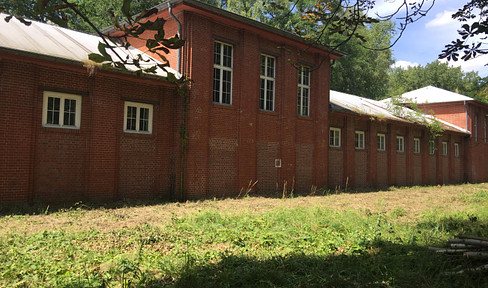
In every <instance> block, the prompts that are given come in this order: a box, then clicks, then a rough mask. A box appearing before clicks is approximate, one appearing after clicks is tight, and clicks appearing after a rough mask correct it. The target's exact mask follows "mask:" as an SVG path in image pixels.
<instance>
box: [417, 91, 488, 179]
mask: <svg viewBox="0 0 488 288" xmlns="http://www.w3.org/2000/svg"><path fill="white" fill-rule="evenodd" d="M418 106H419V108H420V109H422V110H423V111H426V112H433V113H434V115H435V116H436V117H437V118H439V119H442V120H444V121H446V122H450V123H453V124H454V125H457V126H459V127H462V128H464V129H466V130H468V131H470V132H471V135H470V136H469V137H466V138H465V139H464V141H462V143H463V148H460V153H461V154H462V155H464V161H459V159H457V160H458V161H456V163H455V164H454V166H452V173H454V176H455V178H456V179H461V178H464V181H469V182H484V181H488V139H487V137H488V135H487V133H488V127H487V126H488V123H487V122H488V105H487V104H483V103H480V102H477V101H474V100H472V101H460V102H449V103H430V104H419V105H418ZM450 148H452V147H450ZM452 149H453V148H452ZM462 159H463V158H462ZM463 169H464V174H465V175H464V177H462V176H461V175H462V174H463V173H462V170H463ZM444 174H448V173H447V172H444Z"/></svg>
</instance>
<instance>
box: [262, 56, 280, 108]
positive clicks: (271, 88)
mask: <svg viewBox="0 0 488 288" xmlns="http://www.w3.org/2000/svg"><path fill="white" fill-rule="evenodd" d="M275 62H276V61H275V58H274V57H271V56H268V55H261V73H260V77H259V78H260V82H261V83H260V94H259V109H261V110H265V111H274V99H275Z"/></svg>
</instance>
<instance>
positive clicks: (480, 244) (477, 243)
mask: <svg viewBox="0 0 488 288" xmlns="http://www.w3.org/2000/svg"><path fill="white" fill-rule="evenodd" d="M447 242H448V243H449V244H467V245H473V246H477V247H488V241H487V240H480V239H473V238H463V239H449V240H447Z"/></svg>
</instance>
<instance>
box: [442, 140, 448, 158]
mask: <svg viewBox="0 0 488 288" xmlns="http://www.w3.org/2000/svg"><path fill="white" fill-rule="evenodd" d="M447 150H448V146H447V142H446V141H442V155H443V156H447Z"/></svg>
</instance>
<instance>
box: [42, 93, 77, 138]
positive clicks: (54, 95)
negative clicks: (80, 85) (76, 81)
mask: <svg viewBox="0 0 488 288" xmlns="http://www.w3.org/2000/svg"><path fill="white" fill-rule="evenodd" d="M49 98H53V99H59V106H60V107H59V111H57V113H58V114H57V116H56V115H52V117H53V119H57V120H56V122H57V123H51V121H50V120H49V119H48V114H49V111H48V109H49V107H48V106H49ZM65 100H74V101H76V104H75V111H74V114H75V119H74V122H75V123H74V125H70V124H64V120H65V119H64V117H65V109H66V107H65ZM68 113H69V112H68ZM42 126H43V127H51V128H66V129H80V127H81V96H80V95H76V94H68V93H61V92H53V91H44V93H43V103H42Z"/></svg>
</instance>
